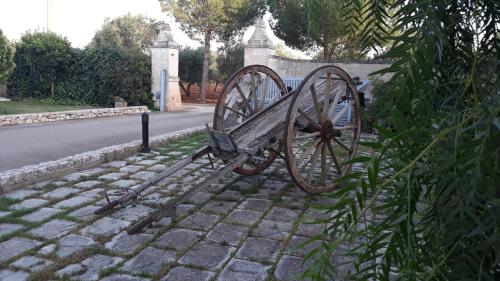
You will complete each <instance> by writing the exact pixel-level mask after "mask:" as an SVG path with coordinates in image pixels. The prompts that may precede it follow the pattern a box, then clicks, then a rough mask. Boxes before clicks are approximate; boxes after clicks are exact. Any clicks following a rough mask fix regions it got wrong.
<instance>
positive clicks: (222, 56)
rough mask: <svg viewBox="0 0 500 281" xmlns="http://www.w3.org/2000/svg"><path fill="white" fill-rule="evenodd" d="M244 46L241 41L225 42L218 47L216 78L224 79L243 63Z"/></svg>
mask: <svg viewBox="0 0 500 281" xmlns="http://www.w3.org/2000/svg"><path fill="white" fill-rule="evenodd" d="M244 52H245V48H244V46H243V44H242V43H241V41H238V43H231V44H225V45H223V46H222V47H221V48H219V53H218V56H217V68H218V74H219V75H218V77H219V78H218V80H220V81H225V80H227V79H228V78H229V76H231V75H232V74H233V73H234V72H236V71H237V70H238V69H240V68H242V67H243V64H244V60H245V58H244Z"/></svg>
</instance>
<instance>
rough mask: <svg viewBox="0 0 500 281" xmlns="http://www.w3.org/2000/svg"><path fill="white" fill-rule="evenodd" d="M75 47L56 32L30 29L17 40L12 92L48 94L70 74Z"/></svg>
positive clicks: (52, 93)
mask: <svg viewBox="0 0 500 281" xmlns="http://www.w3.org/2000/svg"><path fill="white" fill-rule="evenodd" d="M72 55H73V49H72V48H71V44H70V43H69V41H68V40H67V39H66V38H63V37H61V36H60V35H57V34H55V33H53V32H34V33H31V32H27V33H25V34H24V35H23V36H22V37H21V40H20V41H19V42H18V43H17V44H16V53H15V55H14V62H15V64H16V67H15V68H14V72H13V74H12V76H11V77H10V79H9V80H8V86H9V93H10V95H11V96H14V97H18V98H23V97H36V98H46V97H49V96H52V97H53V96H54V92H55V87H56V86H57V85H58V84H59V83H61V82H62V81H64V79H66V78H67V75H68V69H69V67H70V64H71V58H72Z"/></svg>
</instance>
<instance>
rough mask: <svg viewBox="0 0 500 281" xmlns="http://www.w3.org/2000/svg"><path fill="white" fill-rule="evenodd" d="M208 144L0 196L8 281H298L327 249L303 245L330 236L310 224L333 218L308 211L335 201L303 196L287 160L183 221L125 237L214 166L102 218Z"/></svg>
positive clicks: (204, 163)
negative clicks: (316, 253) (313, 255)
mask: <svg viewBox="0 0 500 281" xmlns="http://www.w3.org/2000/svg"><path fill="white" fill-rule="evenodd" d="M203 140H204V139H202V138H199V139H197V140H196V141H193V140H189V141H183V140H179V141H178V142H179V143H172V144H171V146H170V145H167V146H166V147H165V148H162V149H159V150H157V151H153V152H152V153H146V154H137V155H135V156H133V157H129V158H127V159H125V160H120V161H114V162H111V163H108V164H104V165H101V166H100V167H96V168H93V169H90V170H86V171H82V172H75V173H73V174H70V175H68V176H65V177H61V178H60V179H55V180H52V181H47V182H44V183H43V184H42V183H41V184H37V185H33V186H26V187H23V188H22V189H19V190H18V191H16V192H10V193H9V194H6V195H2V197H3V198H5V199H4V201H5V202H6V206H1V205H0V263H1V266H0V280H4V279H5V280H26V279H27V278H29V277H31V278H32V277H34V276H35V275H34V274H41V275H37V276H44V277H43V278H44V279H43V280H58V278H61V277H62V276H67V277H65V278H66V279H67V280H107V281H110V280H111V281H113V280H115V281H118V280H124V281H127V280H130V281H145V280H162V281H167V280H170V281H172V280H174V281H175V280H186V281H196V280H203V281H207V280H210V281H215V280H224V281H228V280H235V281H236V280H237V281H245V280H266V281H278V280H294V281H296V280H299V279H297V276H298V275H299V274H300V273H302V271H303V270H304V267H301V266H300V264H301V263H302V261H303V260H302V259H303V257H304V256H305V255H307V253H308V252H309V251H311V250H312V249H314V248H315V247H317V246H318V243H319V242H318V241H315V242H313V243H310V244H307V245H304V246H303V247H302V246H301V245H303V244H304V243H305V242H306V241H308V239H309V238H310V237H312V236H315V235H317V234H320V233H321V231H322V227H323V226H322V225H320V224H314V223H310V222H311V221H312V220H320V219H326V218H328V214H325V213H322V212H320V211H317V210H314V209H312V208H310V207H309V206H312V205H318V204H332V203H334V201H331V200H330V199H329V200H330V201H328V200H325V199H323V198H321V197H317V198H313V197H311V196H307V195H306V194H304V193H303V192H302V191H300V190H299V189H298V188H297V187H295V186H294V185H293V184H292V183H291V182H290V178H289V176H288V171H287V170H286V168H285V164H284V162H283V161H282V160H276V161H275V162H274V163H273V164H272V165H271V167H269V168H268V169H267V170H266V171H264V172H263V173H261V174H259V175H255V176H246V177H242V176H238V175H236V174H230V175H228V176H227V177H224V178H223V179H222V180H221V181H219V182H218V183H215V184H212V185H210V186H209V187H207V188H206V190H204V191H202V192H200V193H198V194H196V195H195V196H193V197H191V198H189V200H187V201H186V202H185V203H183V204H181V205H179V206H178V207H177V208H176V218H177V219H176V220H175V221H172V220H171V218H168V217H166V218H164V219H162V220H161V221H160V222H157V223H155V224H154V225H152V226H150V227H146V228H144V229H143V230H142V231H141V232H140V233H139V234H136V235H128V234H127V233H126V231H125V229H126V228H127V227H129V226H130V225H131V224H133V223H135V222H136V221H137V220H139V219H140V218H141V217H143V216H145V215H147V214H148V213H149V212H151V211H153V210H154V209H155V208H157V207H158V206H159V205H160V204H164V203H165V202H168V201H169V200H171V199H172V198H173V197H174V196H178V195H180V194H182V193H183V192H186V191H187V190H189V189H191V188H192V185H193V184H195V182H200V181H202V180H204V179H206V178H207V177H208V176H210V174H211V173H213V170H212V169H211V168H210V163H209V161H208V159H200V160H197V161H196V162H194V163H192V164H190V165H189V167H187V168H186V169H183V170H180V171H178V172H177V173H176V174H175V175H174V177H171V178H169V179H166V180H163V181H161V182H159V183H157V184H156V185H155V186H154V187H151V188H149V189H148V190H146V192H144V193H143V195H142V196H139V197H138V198H137V200H135V201H134V202H131V204H128V205H126V206H120V207H117V208H115V210H113V211H111V212H108V213H105V214H101V215H95V214H94V212H95V210H97V209H98V208H99V207H100V206H104V204H106V202H107V201H106V199H105V198H104V194H105V193H106V194H108V195H109V197H110V198H111V199H114V198H118V196H121V195H123V194H126V193H127V192H130V191H131V190H133V189H134V188H136V187H137V185H138V184H140V183H141V182H143V181H144V180H146V179H147V178H150V176H153V175H155V174H157V173H159V172H161V171H163V169H164V168H165V167H168V166H169V165H171V164H172V163H173V162H172V161H176V160H177V159H180V158H181V157H183V156H184V155H185V154H186V153H187V152H188V151H189V150H190V149H195V148H198V147H200V146H202V145H203V143H202V141H203ZM179 147H185V149H182V150H181V149H180V148H179ZM220 165H221V162H220V161H218V162H217V161H216V162H215V166H216V167H220ZM18 227H19V228H18ZM2 233H4V234H2ZM2 235H3V236H2ZM344 252H345V251H344ZM346 260H348V257H345V256H342V253H341V252H339V253H336V254H335V256H334V257H333V258H332V261H333V262H334V263H335V264H336V265H338V266H337V269H338V271H339V272H342V273H343V274H344V273H346V272H348V271H349V268H348V267H347V266H346V265H343V263H345V261H346ZM306 265H307V262H306ZM9 278H10V279H9ZM66 279H65V280H66ZM336 280H337V279H336ZM338 280H344V279H343V278H341V277H339V279H338Z"/></svg>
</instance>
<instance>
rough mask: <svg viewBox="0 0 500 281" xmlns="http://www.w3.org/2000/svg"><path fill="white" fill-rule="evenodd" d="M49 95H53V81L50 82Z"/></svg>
mask: <svg viewBox="0 0 500 281" xmlns="http://www.w3.org/2000/svg"><path fill="white" fill-rule="evenodd" d="M50 95H51V96H52V97H54V81H51V82H50Z"/></svg>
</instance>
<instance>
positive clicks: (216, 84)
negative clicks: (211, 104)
mask: <svg viewBox="0 0 500 281" xmlns="http://www.w3.org/2000/svg"><path fill="white" fill-rule="evenodd" d="M218 86H219V80H215V86H214V93H217V87H218Z"/></svg>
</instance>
